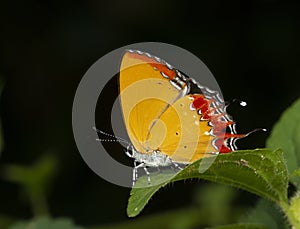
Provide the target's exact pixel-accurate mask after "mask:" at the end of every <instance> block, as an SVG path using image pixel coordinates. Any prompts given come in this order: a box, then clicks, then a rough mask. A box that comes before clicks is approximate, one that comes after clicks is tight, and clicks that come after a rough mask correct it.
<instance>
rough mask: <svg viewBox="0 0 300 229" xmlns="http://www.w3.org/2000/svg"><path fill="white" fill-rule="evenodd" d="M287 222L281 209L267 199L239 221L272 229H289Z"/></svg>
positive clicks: (259, 202) (261, 200)
mask: <svg viewBox="0 0 300 229" xmlns="http://www.w3.org/2000/svg"><path fill="white" fill-rule="evenodd" d="M285 221H286V220H285V218H284V214H283V213H282V212H281V210H280V209H279V207H278V206H276V205H275V204H274V203H272V202H270V201H268V200H266V199H260V200H259V201H258V203H257V204H256V206H255V207H254V208H253V209H252V210H251V211H250V212H249V213H248V214H247V215H246V216H243V217H242V218H241V219H240V220H239V222H240V223H253V224H260V225H265V226H266V227H268V228H272V229H283V228H289V227H288V225H287V224H285Z"/></svg>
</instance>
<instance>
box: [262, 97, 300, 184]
mask: <svg viewBox="0 0 300 229" xmlns="http://www.w3.org/2000/svg"><path fill="white" fill-rule="evenodd" d="M299 114H300V99H298V100H297V101H296V102H295V103H294V104H292V106H291V107H289V108H288V109H287V110H286V111H285V112H283V114H282V116H281V118H280V120H279V121H278V122H277V123H276V125H275V126H274V128H273V130H272V133H271V136H270V137H269V139H268V140H267V147H268V148H271V149H277V148H281V149H283V151H284V158H285V159H286V161H287V167H288V171H289V173H290V174H292V173H293V172H294V171H295V170H296V169H298V168H299V167H300V115H299ZM290 179H291V182H292V183H293V184H294V185H296V186H297V187H298V188H300V177H297V176H292V177H291V178H290Z"/></svg>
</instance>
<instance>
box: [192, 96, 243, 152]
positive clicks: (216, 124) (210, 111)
mask: <svg viewBox="0 0 300 229" xmlns="http://www.w3.org/2000/svg"><path fill="white" fill-rule="evenodd" d="M191 97H192V98H193V101H192V106H193V108H195V109H196V110H197V111H200V115H201V118H202V119H206V120H209V121H210V124H211V125H212V132H213V135H214V136H215V146H216V147H217V149H218V151H219V152H220V153H230V152H232V149H231V148H230V147H229V146H227V144H226V141H227V139H229V138H243V137H245V136H246V135H245V134H235V133H229V132H227V129H226V127H228V126H231V125H233V124H235V122H234V121H224V120H223V119H221V117H223V116H225V115H226V114H225V113H220V114H215V113H214V111H215V110H216V109H217V108H211V107H210V104H211V103H213V102H214V101H213V100H211V99H207V98H205V96H204V95H191Z"/></svg>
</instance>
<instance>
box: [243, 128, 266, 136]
mask: <svg viewBox="0 0 300 229" xmlns="http://www.w3.org/2000/svg"><path fill="white" fill-rule="evenodd" d="M258 131H263V132H266V131H267V129H265V128H257V129H254V130H252V131H250V132H248V133H247V134H245V137H247V136H249V135H250V134H253V133H256V132H258Z"/></svg>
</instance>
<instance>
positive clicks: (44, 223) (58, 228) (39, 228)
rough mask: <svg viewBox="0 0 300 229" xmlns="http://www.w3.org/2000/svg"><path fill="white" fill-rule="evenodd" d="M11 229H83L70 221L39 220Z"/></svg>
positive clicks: (21, 223)
mask: <svg viewBox="0 0 300 229" xmlns="http://www.w3.org/2000/svg"><path fill="white" fill-rule="evenodd" d="M9 229H83V227H79V226H76V225H74V224H73V222H72V221H71V220H70V219H64V218H62V219H50V218H46V217H42V218H37V219H34V220H32V221H30V222H18V223H16V224H14V225H12V226H11V227H10V228H9Z"/></svg>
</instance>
